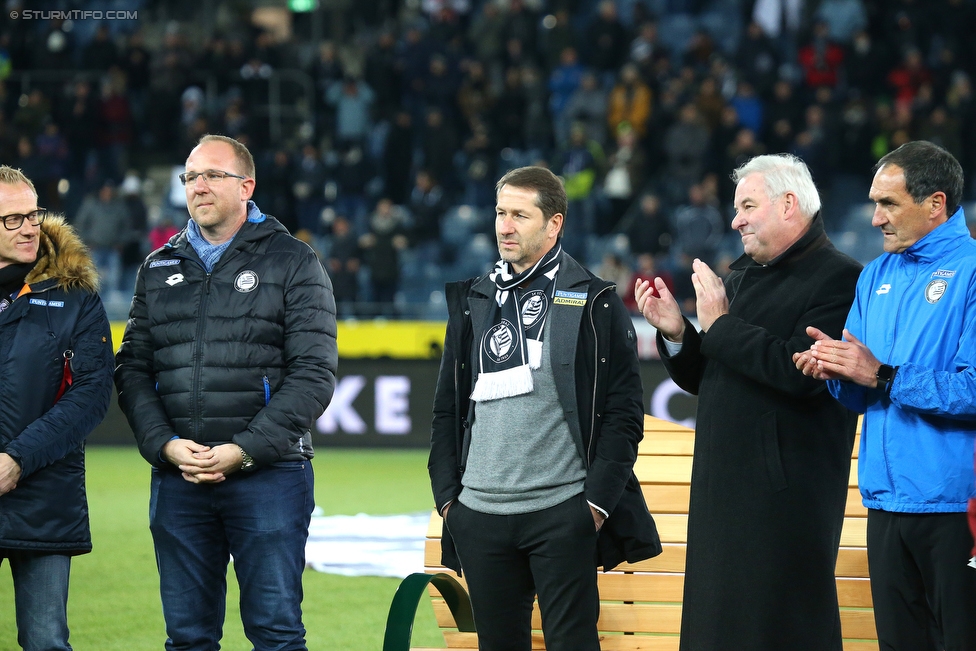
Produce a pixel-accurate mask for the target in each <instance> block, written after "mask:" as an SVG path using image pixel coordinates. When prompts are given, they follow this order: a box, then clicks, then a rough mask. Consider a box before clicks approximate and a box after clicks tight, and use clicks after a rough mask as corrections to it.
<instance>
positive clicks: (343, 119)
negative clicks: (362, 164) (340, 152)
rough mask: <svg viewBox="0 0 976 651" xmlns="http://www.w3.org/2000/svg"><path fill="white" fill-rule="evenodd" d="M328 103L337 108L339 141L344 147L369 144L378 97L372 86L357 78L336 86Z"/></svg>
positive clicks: (330, 91) (337, 83) (326, 97)
mask: <svg viewBox="0 0 976 651" xmlns="http://www.w3.org/2000/svg"><path fill="white" fill-rule="evenodd" d="M325 101H326V102H327V103H328V104H330V105H331V106H333V107H335V111H336V125H335V138H336V141H337V142H338V143H340V144H341V145H361V144H363V143H365V141H366V138H367V137H368V136H369V134H370V131H371V130H372V128H373V123H372V119H371V111H372V108H373V103H374V102H375V101H376V95H375V94H374V93H373V89H372V88H370V87H369V85H368V84H367V83H366V82H365V81H363V80H361V79H357V78H355V77H346V78H345V79H343V80H342V81H337V82H333V84H332V85H331V86H329V90H328V91H327V92H326V95H325Z"/></svg>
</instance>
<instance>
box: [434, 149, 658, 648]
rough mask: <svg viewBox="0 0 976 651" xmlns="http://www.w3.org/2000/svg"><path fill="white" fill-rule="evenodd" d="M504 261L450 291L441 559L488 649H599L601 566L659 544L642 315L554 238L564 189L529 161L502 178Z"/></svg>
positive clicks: (651, 551)
mask: <svg viewBox="0 0 976 651" xmlns="http://www.w3.org/2000/svg"><path fill="white" fill-rule="evenodd" d="M496 201H497V207H496V217H495V234H496V237H497V240H498V251H499V254H500V257H501V259H500V260H499V261H498V263H497V264H496V265H495V268H494V269H493V270H492V271H491V273H489V274H487V275H484V276H481V277H479V278H472V279H468V280H465V281H461V282H457V283H451V284H449V285H448V286H447V302H448V311H449V315H450V316H449V320H448V327H447V335H446V338H445V345H444V356H443V359H442V361H441V370H440V375H439V377H438V381H437V390H436V395H435V398H434V419H433V425H432V433H431V452H430V461H429V464H428V468H429V470H430V476H431V484H432V487H433V492H434V500H435V503H436V505H437V509H438V511H439V512H440V513H441V515H442V516H443V517H444V530H443V538H442V542H441V548H442V554H443V556H442V562H443V563H444V565H445V566H447V567H450V568H452V569H454V570H455V571H457V572H459V573H460V572H462V571H463V573H464V576H465V578H466V579H467V584H468V590H469V591H470V593H471V604H472V608H473V611H474V618H475V624H476V626H477V629H478V641H479V645H480V648H481V649H482V651H498V650H502V649H504V650H511V651H528V650H529V649H530V647H531V635H530V631H531V623H530V620H531V614H532V602H533V598H534V597H535V595H536V594H538V597H539V606H540V609H541V611H542V622H543V624H542V628H543V634H544V636H545V640H546V648H547V649H550V651H560V650H568V649H574V650H580V651H598V649H599V648H600V643H599V640H598V637H597V625H596V623H597V617H598V615H599V607H600V603H599V595H598V593H597V584H596V571H595V570H596V566H597V565H601V566H603V568H604V570H609V569H612V568H613V567H615V566H616V565H618V564H619V563H621V562H623V561H628V562H636V561H640V560H644V559H647V558H651V557H653V556H656V555H657V554H659V553H660V552H661V544H660V540H659V539H658V535H657V529H656V528H655V525H654V521H653V519H652V518H651V516H650V514H649V513H648V511H647V506H646V504H645V503H644V498H643V495H642V494H641V491H640V485H639V484H638V481H637V478H636V476H635V475H634V473H633V466H634V461H635V460H636V457H637V445H638V443H639V442H640V440H641V437H642V431H643V416H644V411H643V407H642V391H641V381H640V373H639V363H638V359H637V345H636V334H635V332H634V327H633V322H632V321H631V319H630V317H629V316H628V314H627V310H626V309H625V308H624V305H623V303H622V301H621V300H620V298H619V297H618V296H617V293H616V292H615V291H614V286H613V284H612V283H608V282H605V281H603V280H600V279H599V278H596V277H595V276H594V275H593V274H592V273H590V272H589V271H587V270H586V269H584V268H583V267H582V266H581V265H580V264H579V263H578V262H576V260H574V259H573V258H572V257H570V256H569V255H568V254H566V253H565V252H564V251H563V250H562V248H561V246H560V238H561V237H562V233H563V227H564V222H565V215H566V203H567V200H566V192H565V189H564V188H563V184H562V182H561V181H560V180H559V178H558V177H556V176H555V175H554V174H553V173H552V172H550V171H549V170H547V169H545V168H541V167H523V168H519V169H516V170H512V171H511V172H509V173H508V174H506V175H505V176H504V177H502V179H501V180H500V181H499V182H498V184H497V185H496Z"/></svg>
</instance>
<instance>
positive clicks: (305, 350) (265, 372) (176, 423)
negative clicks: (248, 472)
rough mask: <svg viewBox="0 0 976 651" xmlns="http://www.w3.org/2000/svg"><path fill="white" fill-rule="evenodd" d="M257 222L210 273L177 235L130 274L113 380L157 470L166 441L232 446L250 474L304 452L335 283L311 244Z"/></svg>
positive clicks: (317, 411) (327, 347)
mask: <svg viewBox="0 0 976 651" xmlns="http://www.w3.org/2000/svg"><path fill="white" fill-rule="evenodd" d="M252 214H254V212H253V211H252ZM260 219H261V221H251V220H250V219H249V220H248V221H246V222H245V223H244V225H243V226H242V227H241V229H240V231H238V233H237V235H236V236H235V237H234V240H233V242H232V243H231V245H230V247H229V248H228V249H227V250H226V251H224V253H223V255H222V256H221V257H220V260H219V261H218V262H217V264H216V266H215V267H214V269H213V271H212V272H211V273H209V274H208V273H207V271H206V269H205V268H204V266H203V263H202V262H201V261H200V258H199V257H198V256H197V254H196V252H195V251H194V250H193V247H192V246H191V245H190V243H189V241H188V239H187V234H186V230H184V231H183V232H181V233H180V234H178V235H176V236H175V237H173V239H172V240H170V242H169V243H168V244H167V245H166V246H164V247H162V248H160V249H158V250H156V251H154V252H153V253H151V254H150V255H149V257H148V258H147V259H146V261H145V262H144V263H143V265H142V267H141V268H140V269H139V275H138V279H137V281H136V294H135V297H134V298H133V300H132V308H131V310H130V312H129V322H128V325H127V326H126V329H125V335H124V336H123V339H122V346H121V347H120V348H119V353H118V356H117V358H116V359H117V362H118V368H117V369H116V372H115V382H116V386H117V388H118V391H119V405H120V406H121V407H122V410H123V411H124V412H125V415H126V417H127V418H128V420H129V424H130V425H131V427H132V430H133V432H134V433H135V436H136V441H137V442H138V443H139V449H140V451H141V452H142V455H143V456H144V457H145V458H146V460H147V461H149V463H151V464H153V465H155V466H157V467H161V468H165V467H167V466H169V464H166V463H165V462H164V461H163V460H162V459H161V458H160V454H159V453H160V451H161V450H162V447H163V445H164V444H165V443H166V442H167V441H169V440H170V439H172V438H173V437H174V436H179V437H180V438H186V439H191V440H193V441H196V442H198V443H202V444H206V445H215V444H220V443H228V442H231V441H233V442H234V443H237V444H238V445H240V446H241V447H242V448H243V449H244V450H246V451H247V452H248V453H249V454H250V455H251V456H252V457H254V460H255V462H256V464H257V465H258V466H259V467H260V466H261V465H267V464H270V463H274V462H275V461H279V460H297V459H303V458H311V456H312V445H311V434H310V432H309V430H310V428H311V427H312V424H313V423H314V422H315V419H317V418H318V417H319V416H320V415H321V414H322V412H323V411H325V408H326V406H327V405H328V404H329V401H330V400H331V399H332V392H333V390H334V389H335V373H336V366H337V364H338V351H337V348H336V319H335V300H334V299H333V296H332V283H331V282H330V281H329V278H328V276H327V275H326V273H325V270H324V269H323V268H322V265H321V263H320V262H319V261H318V258H316V256H315V253H314V252H313V251H312V249H311V248H309V246H308V245H306V244H305V243H303V242H301V241H299V240H297V239H295V238H294V237H292V236H291V235H289V234H288V231H287V230H286V229H285V227H284V226H282V225H281V224H280V223H278V221H277V220H275V219H274V218H273V217H264V216H263V215H262V216H261V217H260ZM169 467H171V466H169Z"/></svg>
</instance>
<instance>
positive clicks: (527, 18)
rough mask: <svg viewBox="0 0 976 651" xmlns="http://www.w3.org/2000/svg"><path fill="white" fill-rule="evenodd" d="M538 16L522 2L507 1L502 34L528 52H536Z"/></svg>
mask: <svg viewBox="0 0 976 651" xmlns="http://www.w3.org/2000/svg"><path fill="white" fill-rule="evenodd" d="M538 25H539V16H538V15H537V14H536V12H535V11H534V10H533V9H532V8H530V7H529V6H527V5H526V3H525V1H524V0H509V2H508V16H507V17H506V18H505V31H504V34H505V35H506V36H508V38H509V39H510V40H511V39H514V40H516V41H518V42H519V43H521V44H522V46H523V47H524V48H525V49H526V51H528V52H533V53H534V52H536V51H537V50H536V41H537V39H538V35H539V28H538Z"/></svg>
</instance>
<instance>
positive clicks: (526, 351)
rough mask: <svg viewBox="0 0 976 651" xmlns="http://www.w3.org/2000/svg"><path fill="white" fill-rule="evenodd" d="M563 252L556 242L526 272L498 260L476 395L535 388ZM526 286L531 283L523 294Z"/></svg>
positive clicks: (514, 393) (488, 397)
mask: <svg viewBox="0 0 976 651" xmlns="http://www.w3.org/2000/svg"><path fill="white" fill-rule="evenodd" d="M561 252H562V248H561V247H558V246H557V247H554V248H553V249H552V250H550V251H549V252H548V253H546V255H544V256H543V257H542V259H541V260H539V261H538V262H537V263H536V264H535V265H534V266H533V267H532V268H530V269H526V270H525V271H523V272H522V273H520V274H512V271H511V267H510V266H509V264H508V263H507V262H505V261H504V260H499V261H498V262H497V263H496V264H495V268H494V270H492V272H491V273H490V274H489V276H488V277H489V278H490V279H491V280H492V281H493V282H494V283H495V288H496V291H495V305H494V309H492V310H489V313H488V315H487V319H488V322H487V323H485V324H484V326H485V327H484V330H483V331H484V335H483V336H482V338H481V345H480V351H479V353H480V354H479V357H480V369H479V374H478V380H477V382H476V383H475V387H474V391H472V393H471V399H472V400H475V401H485V400H497V399H499V398H507V397H509V396H518V395H522V394H524V393H531V392H532V370H533V369H537V368H539V367H540V366H541V365H542V336H543V332H544V331H545V324H546V316H547V315H548V314H549V306H550V305H551V304H552V296H553V292H554V290H555V287H556V273H557V272H558V271H559V257H560V254H561ZM520 285H525V287H524V288H523V289H522V290H521V296H518V294H519V293H520V290H519V289H518V288H519V286H520Z"/></svg>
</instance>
